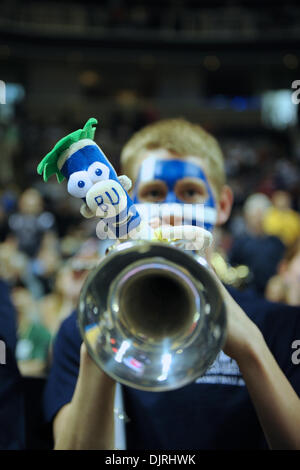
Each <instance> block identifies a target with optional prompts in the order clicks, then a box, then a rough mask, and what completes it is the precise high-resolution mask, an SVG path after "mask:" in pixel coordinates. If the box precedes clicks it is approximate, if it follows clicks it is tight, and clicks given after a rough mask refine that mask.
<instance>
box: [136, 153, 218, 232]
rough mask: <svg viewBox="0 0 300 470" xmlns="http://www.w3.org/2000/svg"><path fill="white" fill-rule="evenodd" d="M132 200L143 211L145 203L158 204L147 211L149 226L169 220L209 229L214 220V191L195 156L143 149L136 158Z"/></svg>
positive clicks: (200, 162) (178, 223) (215, 212)
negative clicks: (142, 152) (148, 212)
mask: <svg viewBox="0 0 300 470" xmlns="http://www.w3.org/2000/svg"><path fill="white" fill-rule="evenodd" d="M133 202H134V203H135V204H137V205H138V210H139V211H142V212H144V213H145V211H144V209H145V207H146V205H147V204H148V206H149V203H152V204H153V203H159V207H160V209H159V210H157V211H155V208H154V211H152V214H151V215H152V217H151V220H150V223H151V225H152V226H153V227H155V226H157V224H158V223H169V224H170V225H198V226H204V228H206V229H207V230H210V231H212V230H213V227H214V225H215V223H216V218H217V205H216V195H215V191H214V189H213V187H212V185H211V184H210V182H209V181H208V179H207V176H206V171H205V168H204V165H203V164H202V161H201V160H200V158H199V157H196V156H192V155H191V156H185V157H180V156H178V155H176V154H175V153H171V152H169V151H168V150H165V149H157V150H149V151H147V152H145V153H144V155H142V156H141V158H140V164H139V170H138V174H137V179H136V182H135V185H134V189H133ZM140 204H141V205H142V206H140ZM164 218H165V219H166V220H164Z"/></svg>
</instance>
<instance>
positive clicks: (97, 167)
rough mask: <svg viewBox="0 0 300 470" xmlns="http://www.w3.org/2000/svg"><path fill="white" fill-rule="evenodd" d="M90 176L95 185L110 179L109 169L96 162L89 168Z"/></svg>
mask: <svg viewBox="0 0 300 470" xmlns="http://www.w3.org/2000/svg"><path fill="white" fill-rule="evenodd" d="M88 175H89V178H90V180H91V181H92V182H93V183H96V182H97V181H101V180H108V179H109V168H108V166H106V165H104V163H101V162H94V163H92V164H91V165H90V166H89V168H88Z"/></svg>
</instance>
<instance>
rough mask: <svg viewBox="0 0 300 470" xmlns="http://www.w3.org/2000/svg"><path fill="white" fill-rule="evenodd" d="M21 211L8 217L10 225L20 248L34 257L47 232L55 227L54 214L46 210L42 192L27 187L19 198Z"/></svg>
mask: <svg viewBox="0 0 300 470" xmlns="http://www.w3.org/2000/svg"><path fill="white" fill-rule="evenodd" d="M18 206H19V211H18V212H17V213H15V214H13V215H11V216H10V217H9V219H8V223H9V227H10V229H11V231H12V232H13V233H14V235H15V236H16V238H17V240H18V244H19V249H20V250H21V251H23V252H24V253H25V254H27V256H29V257H30V258H33V257H34V256H35V255H36V254H37V252H38V250H39V247H40V244H41V242H42V239H43V235H44V234H45V232H47V231H49V230H51V229H53V228H54V216H53V215H52V214H51V213H50V212H45V211H44V208H43V199H42V197H41V195H40V193H39V192H38V191H37V190H36V189H33V188H29V189H26V190H25V191H24V192H23V193H22V194H21V197H20V199H19V204H18Z"/></svg>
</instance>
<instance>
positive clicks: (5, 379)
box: [0, 280, 25, 449]
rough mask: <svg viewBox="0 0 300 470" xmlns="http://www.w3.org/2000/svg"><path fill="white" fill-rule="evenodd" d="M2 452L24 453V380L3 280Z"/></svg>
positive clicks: (0, 333)
mask: <svg viewBox="0 0 300 470" xmlns="http://www.w3.org/2000/svg"><path fill="white" fill-rule="evenodd" d="M0 341H1V344H0V350H1V351H0V449H23V448H24V442H25V436H24V434H25V431H24V403H23V390H22V379H21V376H20V373H19V370H18V367H17V363H16V359H15V348H16V341H17V338H16V324H15V311H14V308H13V306H12V303H11V300H10V297H9V289H8V287H7V285H6V284H5V283H4V282H3V281H1V280H0Z"/></svg>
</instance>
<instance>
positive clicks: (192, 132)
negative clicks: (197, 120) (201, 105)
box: [121, 118, 225, 194]
mask: <svg viewBox="0 0 300 470" xmlns="http://www.w3.org/2000/svg"><path fill="white" fill-rule="evenodd" d="M160 148H162V149H166V150H169V151H171V152H176V153H177V154H178V155H179V156H183V157H184V156H188V155H189V156H195V157H199V158H200V159H201V160H202V163H204V164H205V169H206V172H207V177H208V178H209V179H210V181H211V183H212V184H213V185H214V187H215V189H216V191H217V194H219V193H220V190H221V188H222V186H223V185H224V184H225V170H224V157H223V153H222V150H221V148H220V146H219V144H218V142H217V141H216V139H215V138H214V137H213V136H212V135H211V134H209V133H208V132H207V131H205V130H204V129H203V128H202V127H201V126H199V125H198V124H192V123H190V122H188V121H186V120H185V119H181V118H178V119H165V120H161V121H157V122H155V123H153V124H149V125H148V126H146V127H144V128H143V129H141V130H140V131H138V132H136V133H135V134H134V135H133V136H132V137H131V139H130V140H129V141H128V142H127V144H126V145H125V146H124V148H123V150H122V152H121V167H122V172H123V173H125V174H126V175H127V176H129V178H131V179H132V180H133V181H135V179H136V177H137V171H138V166H139V158H140V157H141V156H142V154H143V152H144V151H146V150H154V149H160Z"/></svg>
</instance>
